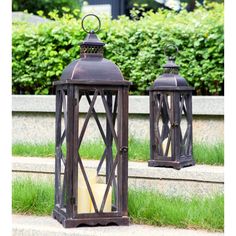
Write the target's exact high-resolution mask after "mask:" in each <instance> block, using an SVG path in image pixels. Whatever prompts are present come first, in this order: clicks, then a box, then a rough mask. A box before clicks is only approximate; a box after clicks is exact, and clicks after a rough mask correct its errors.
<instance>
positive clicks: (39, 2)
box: [12, 0, 82, 16]
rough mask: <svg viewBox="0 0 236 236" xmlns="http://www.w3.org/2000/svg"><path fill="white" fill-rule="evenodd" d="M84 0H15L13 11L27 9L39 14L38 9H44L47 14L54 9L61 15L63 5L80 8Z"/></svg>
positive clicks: (72, 8)
mask: <svg viewBox="0 0 236 236" xmlns="http://www.w3.org/2000/svg"><path fill="white" fill-rule="evenodd" d="M81 4H82V0H34V1H32V0H13V1H12V10H13V11H25V10H27V11H28V12H29V13H33V14H37V12H38V11H43V12H44V14H45V15H47V16H48V13H49V12H51V11H53V10H58V13H59V15H62V13H63V11H62V8H63V7H67V8H69V9H70V10H71V11H72V10H74V9H76V8H80V7H81Z"/></svg>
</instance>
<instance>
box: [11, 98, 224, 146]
mask: <svg viewBox="0 0 236 236" xmlns="http://www.w3.org/2000/svg"><path fill="white" fill-rule="evenodd" d="M95 105H96V111H97V113H99V117H100V118H101V123H102V125H104V124H105V115H104V109H103V106H102V104H101V101H100V100H99V99H98V101H97V102H96V104H95ZM87 110H88V106H87V102H86V101H85V100H83V99H82V101H81V103H80V112H81V113H82V117H81V119H80V121H79V126H80V127H81V125H82V124H83V120H84V117H85V113H86V111H87ZM12 112H13V115H12V122H13V124H12V142H13V143H22V142H23V143H24V142H30V143H48V142H54V136H55V96H45V95H44V96H42V95H13V96H12ZM129 136H130V137H135V138H139V139H149V98H148V96H130V97H129ZM97 138H101V136H100V133H99V130H98V128H97V127H96V123H95V121H94V120H93V119H91V120H90V121H89V124H88V129H87V131H86V133H85V137H84V139H85V140H91V139H97ZM193 139H194V141H195V142H200V141H203V142H211V143H212V142H219V141H220V142H222V141H223V140H224V97H220V96H197V97H195V96H194V97H193Z"/></svg>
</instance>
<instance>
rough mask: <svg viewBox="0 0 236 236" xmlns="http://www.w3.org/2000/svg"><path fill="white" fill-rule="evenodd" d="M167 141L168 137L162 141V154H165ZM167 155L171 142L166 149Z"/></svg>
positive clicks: (169, 152)
mask: <svg viewBox="0 0 236 236" xmlns="http://www.w3.org/2000/svg"><path fill="white" fill-rule="evenodd" d="M167 141H168V137H167V138H166V139H164V140H163V141H162V150H163V154H164V155H165V152H166V147H167ZM167 156H168V157H170V156H171V143H170V145H169V150H168V153H167Z"/></svg>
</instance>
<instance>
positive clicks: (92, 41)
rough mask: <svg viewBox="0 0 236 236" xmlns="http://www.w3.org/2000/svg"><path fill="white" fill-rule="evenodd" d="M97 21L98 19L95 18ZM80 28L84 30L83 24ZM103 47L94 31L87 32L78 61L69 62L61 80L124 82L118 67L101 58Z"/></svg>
mask: <svg viewBox="0 0 236 236" xmlns="http://www.w3.org/2000/svg"><path fill="white" fill-rule="evenodd" d="M89 15H91V14H89ZM97 19H99V18H98V17H97ZM99 21H100V20H99ZM82 22H83V21H82ZM99 26H100V23H99ZM82 27H83V29H84V26H83V24H82ZM85 31H86V30H85ZM86 32H87V31H86ZM104 45H105V44H104V43H103V42H101V41H100V39H99V38H98V37H97V35H96V33H95V31H93V30H92V31H90V32H88V35H87V36H86V38H85V39H84V41H83V42H82V43H81V44H80V59H78V60H75V61H73V62H71V63H70V64H69V65H68V66H67V67H66V68H65V69H64V70H63V72H62V75H61V80H79V81H94V82H96V81H104V82H107V83H109V82H113V81H124V77H123V75H122V73H121V71H120V69H119V68H118V66H117V65H115V64H114V63H113V62H112V61H109V60H107V59H105V58H104V57H103V50H104Z"/></svg>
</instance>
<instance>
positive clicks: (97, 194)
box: [91, 184, 112, 212]
mask: <svg viewBox="0 0 236 236" xmlns="http://www.w3.org/2000/svg"><path fill="white" fill-rule="evenodd" d="M106 188H107V185H106V184H94V185H93V186H92V191H93V195H94V198H95V201H96V204H97V208H98V211H99V210H100V208H101V205H102V200H103V196H104V193H105V191H106ZM111 204H112V190H111V187H110V189H109V191H108V194H107V199H106V202H105V206H104V209H103V212H111ZM91 212H95V210H94V207H93V203H92V202H91Z"/></svg>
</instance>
